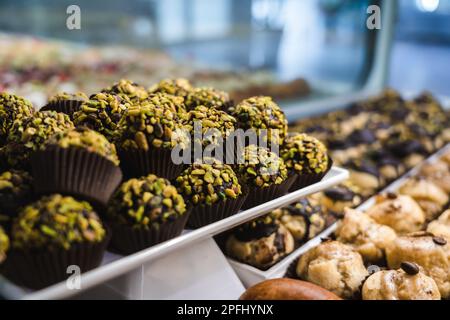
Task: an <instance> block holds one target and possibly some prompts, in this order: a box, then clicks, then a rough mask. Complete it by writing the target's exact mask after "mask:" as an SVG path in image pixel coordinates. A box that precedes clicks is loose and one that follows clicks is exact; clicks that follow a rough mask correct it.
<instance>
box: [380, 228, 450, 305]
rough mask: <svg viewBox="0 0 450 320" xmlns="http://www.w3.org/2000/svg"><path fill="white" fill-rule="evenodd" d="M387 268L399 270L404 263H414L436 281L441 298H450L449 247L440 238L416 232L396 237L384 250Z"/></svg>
mask: <svg viewBox="0 0 450 320" xmlns="http://www.w3.org/2000/svg"><path fill="white" fill-rule="evenodd" d="M386 260H387V263H388V266H389V268H391V269H397V268H400V266H401V263H402V262H404V261H409V262H414V263H416V264H418V265H419V266H420V267H422V268H423V271H424V273H425V274H426V275H427V276H430V277H431V278H433V279H434V281H436V284H437V286H438V288H439V291H440V293H441V296H442V298H444V299H447V298H449V297H450V245H449V244H447V241H446V240H445V239H444V238H442V237H437V236H434V235H433V234H430V233H427V232H416V233H412V234H409V235H406V236H402V237H398V238H397V239H396V240H395V241H394V242H393V243H392V245H391V246H390V247H388V248H387V250H386Z"/></svg>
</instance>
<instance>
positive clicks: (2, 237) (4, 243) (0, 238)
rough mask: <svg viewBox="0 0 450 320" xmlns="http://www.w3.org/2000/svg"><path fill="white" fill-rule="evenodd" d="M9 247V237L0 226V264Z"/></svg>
mask: <svg viewBox="0 0 450 320" xmlns="http://www.w3.org/2000/svg"><path fill="white" fill-rule="evenodd" d="M8 249H9V237H8V235H7V234H6V233H5V231H4V230H3V228H2V227H0V264H1V263H2V262H3V261H4V260H5V258H6V253H7V251H8Z"/></svg>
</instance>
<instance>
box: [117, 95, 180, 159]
mask: <svg viewBox="0 0 450 320" xmlns="http://www.w3.org/2000/svg"><path fill="white" fill-rule="evenodd" d="M179 126H180V120H179V119H178V115H177V113H176V112H174V111H173V109H172V108H168V107H167V106H166V105H155V104H154V103H153V102H152V101H151V100H146V101H145V102H143V103H141V104H140V105H136V106H133V107H131V108H130V109H129V110H128V111H127V112H126V113H125V115H124V117H123V118H122V120H121V121H120V123H119V135H118V138H117V140H116V145H117V147H118V149H120V150H137V149H140V150H144V151H147V150H149V149H150V148H172V147H173V146H175V144H176V141H175V139H172V138H173V134H174V132H175V131H176V130H177V129H178V128H179Z"/></svg>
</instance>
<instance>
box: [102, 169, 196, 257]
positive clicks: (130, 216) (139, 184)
mask: <svg viewBox="0 0 450 320" xmlns="http://www.w3.org/2000/svg"><path fill="white" fill-rule="evenodd" d="M188 215H189V213H188V211H187V208H186V204H185V202H184V199H183V197H182V196H181V195H180V194H179V193H178V191H177V189H176V188H175V186H173V185H172V184H171V183H170V182H169V181H168V180H167V179H164V178H158V177H157V176H155V175H148V176H146V177H142V178H139V179H131V180H128V181H126V182H124V183H123V184H122V185H121V186H120V187H119V189H118V190H117V191H116V193H115V194H114V196H113V198H112V199H111V201H110V204H109V206H108V212H107V219H108V221H109V222H110V224H111V226H112V229H113V230H112V231H113V235H112V239H111V245H112V247H113V249H114V250H117V251H118V252H120V253H122V254H129V253H134V252H137V251H140V250H143V249H145V248H147V247H150V246H152V245H155V244H157V243H160V242H163V241H166V240H168V239H171V238H174V237H176V236H178V235H180V234H181V232H182V231H183V229H184V226H185V224H186V221H187V217H188Z"/></svg>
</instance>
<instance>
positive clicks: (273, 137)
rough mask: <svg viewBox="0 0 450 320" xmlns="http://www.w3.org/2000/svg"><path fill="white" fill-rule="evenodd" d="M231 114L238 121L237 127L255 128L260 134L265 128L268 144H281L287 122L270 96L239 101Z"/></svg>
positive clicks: (285, 132) (244, 128)
mask: <svg viewBox="0 0 450 320" xmlns="http://www.w3.org/2000/svg"><path fill="white" fill-rule="evenodd" d="M231 114H232V115H233V116H234V117H235V118H236V120H237V121H238V128H241V129H243V130H249V129H252V130H255V131H256V133H257V134H258V135H259V134H262V133H263V132H262V130H267V132H266V133H267V141H268V143H269V144H271V143H276V144H278V145H282V144H283V142H284V139H285V137H286V134H287V129H288V123H287V120H286V116H285V115H284V113H283V111H282V110H281V108H280V107H279V106H278V105H277V104H276V103H275V102H274V101H273V100H272V98H271V97H253V98H249V99H246V100H244V101H242V102H241V103H239V104H238V105H237V106H236V107H235V108H233V110H232V111H231Z"/></svg>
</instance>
